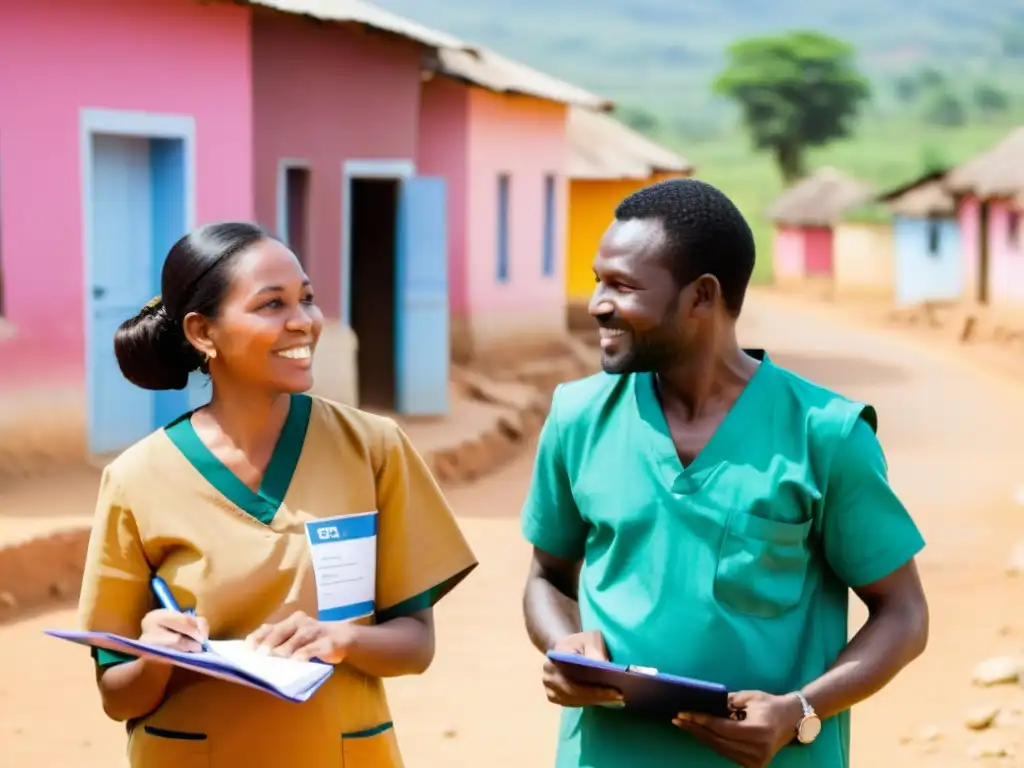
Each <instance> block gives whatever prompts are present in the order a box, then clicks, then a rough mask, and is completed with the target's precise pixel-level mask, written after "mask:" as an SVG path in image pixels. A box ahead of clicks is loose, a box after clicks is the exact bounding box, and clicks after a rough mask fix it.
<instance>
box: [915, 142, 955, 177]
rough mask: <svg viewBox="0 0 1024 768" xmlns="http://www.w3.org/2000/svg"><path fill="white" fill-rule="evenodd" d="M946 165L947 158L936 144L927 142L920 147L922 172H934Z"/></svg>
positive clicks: (943, 168)
mask: <svg viewBox="0 0 1024 768" xmlns="http://www.w3.org/2000/svg"><path fill="white" fill-rule="evenodd" d="M948 167H949V159H948V158H947V157H946V155H945V153H943V151H942V150H941V149H939V148H938V147H937V146H935V145H934V144H931V143H929V144H925V145H924V146H922V147H921V168H922V170H923V171H924V173H935V172H937V171H942V170H945V169H946V168H948Z"/></svg>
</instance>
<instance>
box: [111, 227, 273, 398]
mask: <svg viewBox="0 0 1024 768" xmlns="http://www.w3.org/2000/svg"><path fill="white" fill-rule="evenodd" d="M268 237H269V235H268V234H267V233H266V231H264V230H263V229H261V228H260V227H258V226H257V225H255V224H249V223H247V222H234V221H228V222H223V223H218V224H207V225H205V226H202V227H199V228H198V229H194V230H193V231H192V232H189V233H188V234H187V235H185V236H184V237H183V238H181V239H180V240H179V241H178V242H176V243H175V244H174V246H173V247H172V248H171V250H170V252H169V253H168V254H167V259H166V260H165V261H164V268H163V274H162V276H161V279H160V285H161V295H160V296H159V297H157V298H156V299H154V300H153V301H151V302H150V303H149V304H147V305H146V306H145V307H143V308H142V310H141V311H140V312H139V314H137V315H136V316H135V317H132V318H130V319H128V320H125V321H124V322H123V323H122V324H121V327H120V328H118V329H117V333H115V334H114V354H115V355H117V364H118V365H119V366H120V367H121V373H122V374H123V375H124V377H125V378H126V379H128V381H130V382H131V383H132V384H135V385H136V386H139V387H142V388H143V389H184V388H185V387H186V386H187V385H188V376H189V374H190V373H192V371H198V370H202V371H204V372H205V371H206V364H205V362H204V360H203V356H202V355H201V354H200V352H199V350H197V349H196V348H195V347H193V346H192V345H191V344H190V343H189V341H188V339H187V338H185V328H184V326H183V325H182V322H183V321H184V319H185V315H187V314H189V313H191V312H198V313H199V314H201V315H204V316H206V317H216V316H217V314H218V312H219V310H220V305H221V302H222V301H223V300H224V295H225V294H226V293H227V290H228V286H229V285H230V283H231V273H230V266H231V260H232V258H233V257H234V256H236V255H238V254H239V253H241V252H242V251H245V250H246V249H248V248H249V247H250V246H252V245H254V244H255V243H258V242H260V241H261V240H265V239H267V238H268Z"/></svg>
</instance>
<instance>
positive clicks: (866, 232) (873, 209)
mask: <svg viewBox="0 0 1024 768" xmlns="http://www.w3.org/2000/svg"><path fill="white" fill-rule="evenodd" d="M892 218H893V216H892V212H891V211H890V210H889V209H888V208H886V207H885V206H883V205H881V204H880V203H878V202H876V201H874V200H871V201H868V202H866V203H863V204H861V205H858V206H854V207H853V208H851V209H850V210H848V211H846V212H844V213H843V214H842V216H841V217H840V219H839V221H837V222H836V225H835V227H834V229H833V233H832V296H833V298H836V299H854V300H867V301H884V302H887V303H888V302H891V301H892V298H893V292H894V288H895V279H894V273H895V263H894V259H893V242H892Z"/></svg>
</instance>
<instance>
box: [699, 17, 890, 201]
mask: <svg viewBox="0 0 1024 768" xmlns="http://www.w3.org/2000/svg"><path fill="white" fill-rule="evenodd" d="M714 89H715V91H716V93H718V94H720V95H723V96H726V97H728V98H729V99H731V100H732V101H734V102H735V103H736V104H737V105H738V106H739V108H740V110H741V112H742V115H743V122H744V125H745V127H746V129H747V131H748V132H749V133H750V136H751V138H752V140H753V143H754V146H755V147H757V148H758V149H760V150H764V151H767V152H770V153H771V154H772V155H773V157H774V159H775V163H776V165H778V168H779V172H780V173H781V174H782V178H783V179H784V180H785V181H786V183H792V182H793V181H796V180H797V179H799V178H800V177H801V176H803V174H804V167H805V165H804V159H805V156H806V153H807V150H808V149H810V148H811V147H819V146H822V145H825V144H828V143H829V142H830V141H834V140H836V139H840V138H844V137H846V136H849V135H850V132H851V130H852V125H851V124H852V122H853V119H854V118H855V117H856V116H857V113H858V111H859V110H860V108H861V105H862V104H863V103H864V102H865V101H866V100H867V99H868V97H869V96H870V94H871V90H870V86H869V85H868V81H867V80H866V79H865V78H864V77H863V76H862V75H861V74H860V72H858V71H857V68H856V66H855V64H854V50H853V48H852V47H851V46H850V45H848V44H847V43H845V42H843V41H841V40H836V39H835V38H832V37H828V36H826V35H822V34H819V33H816V32H790V33H788V34H784V35H780V36H775V37H758V38H751V39H747V40H740V41H739V42H736V43H734V44H733V45H731V46H730V47H729V49H728V51H727V64H726V68H725V70H724V71H723V72H722V73H721V74H720V75H719V76H718V77H717V78H716V80H715V83H714Z"/></svg>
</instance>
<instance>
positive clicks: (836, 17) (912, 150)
mask: <svg viewBox="0 0 1024 768" xmlns="http://www.w3.org/2000/svg"><path fill="white" fill-rule="evenodd" d="M377 2H379V3H380V4H381V5H383V6H384V7H386V8H389V9H391V10H393V11H396V12H398V13H401V14H403V15H405V16H407V17H409V18H413V19H416V20H417V21H420V22H422V23H425V24H428V25H430V26H433V27H435V28H440V29H445V30H447V31H449V32H452V33H454V34H456V35H459V36H461V37H463V38H465V39H466V40H468V41H470V42H475V43H480V44H482V45H486V46H488V47H490V48H493V49H494V50H496V51H499V52H501V53H504V54H505V55H508V56H511V57H513V58H516V59H518V60H520V61H522V62H524V63H527V64H530V65H531V66H534V67H536V68H538V69H542V70H544V71H547V72H550V73H551V74H554V75H557V76H559V77H562V78H564V79H566V80H569V81H570V82H574V83H577V84H578V85H581V86H584V87H586V88H589V89H591V90H593V91H595V92H597V93H599V94H601V95H604V96H607V97H610V98H612V99H615V100H616V101H618V102H619V104H620V105H621V106H625V107H629V108H634V109H635V108H639V109H642V110H644V111H647V112H649V113H651V114H652V115H654V116H655V117H656V118H657V120H658V124H657V125H656V126H655V127H654V129H653V131H651V132H653V133H654V134H655V135H656V138H658V139H660V140H661V141H662V142H664V143H665V144H667V145H668V146H671V147H673V148H675V149H677V150H678V151H680V152H681V153H682V154H683V155H685V156H686V157H687V158H689V159H690V160H692V161H693V162H694V163H695V164H696V166H697V175H698V176H700V177H701V178H703V179H705V180H707V181H709V182H711V183H713V184H715V185H716V186H718V187H720V188H721V189H722V190H724V191H725V192H726V193H727V194H728V195H729V196H730V197H732V198H733V200H735V201H736V203H737V204H738V205H739V206H740V208H741V209H742V210H743V212H744V214H745V215H746V216H747V218H748V220H749V221H750V223H751V226H752V228H753V230H754V235H755V237H756V239H757V243H758V253H759V257H758V269H757V277H758V279H760V280H767V279H770V276H771V267H770V259H769V258H768V254H769V252H770V249H771V238H772V230H771V226H770V225H769V224H768V222H767V221H765V219H764V211H765V209H766V208H767V206H768V205H769V204H770V203H771V202H772V201H773V200H774V199H775V198H776V197H777V196H778V195H779V194H780V193H781V192H782V181H781V179H780V177H779V174H778V171H777V169H776V168H775V167H774V165H773V164H772V161H771V158H770V157H769V156H767V155H765V154H763V153H756V152H753V151H752V150H751V148H750V142H749V140H748V139H747V137H746V136H745V135H744V134H743V133H742V131H740V130H739V128H738V127H737V124H736V120H735V113H734V112H733V111H732V110H731V109H730V108H729V107H728V106H727V105H725V104H723V103H722V102H721V101H719V100H716V99H715V98H714V97H713V96H712V94H711V89H710V85H711V81H712V79H713V78H714V76H715V75H716V74H717V73H718V71H719V70H720V69H721V67H722V65H723V64H724V60H725V57H724V52H725V49H726V47H727V46H728V45H729V44H730V43H732V42H733V41H735V40H737V39H739V38H743V37H749V36H753V35H763V34H771V33H775V32H783V31H788V30H793V29H808V30H816V31H821V32H825V33H828V34H832V35H834V36H836V37H839V38H842V39H844V40H846V41H848V42H850V43H851V44H853V45H854V46H855V47H856V49H857V52H858V58H859V62H858V64H859V66H860V67H861V68H862V70H863V71H864V72H865V73H866V74H867V75H869V76H870V77H871V79H872V81H873V84H874V94H873V98H872V101H871V103H870V104H869V105H868V106H867V108H866V109H865V111H864V113H863V115H862V117H861V119H860V120H859V121H858V125H857V127H856V130H855V134H854V135H853V136H851V137H849V138H848V139H845V140H843V141H839V142H835V143H833V144H831V145H829V146H827V147H823V148H820V149H816V150H813V151H812V152H811V153H810V156H809V157H808V161H809V166H810V168H812V169H813V168H814V167H818V166H821V165H833V166H836V167H838V168H841V169H843V170H845V171H847V172H848V173H850V174H852V175H854V176H856V177H858V178H861V179H864V180H865V181H867V182H869V183H871V184H873V185H874V186H875V188H876V189H885V188H887V187H892V186H895V185H897V184H899V183H901V182H903V181H906V180H908V179H910V178H913V177H914V176H915V175H917V174H919V173H921V172H922V171H923V170H924V169H925V167H930V166H933V165H935V164H936V163H939V164H943V163H944V164H956V163H960V162H963V161H964V160H966V159H967V158H969V157H970V156H972V155H974V154H975V153H977V152H980V151H982V150H983V149H985V148H987V147H988V146H990V145H991V144H992V143H993V142H995V141H997V140H998V139H999V138H1000V137H1001V136H1003V135H1004V134H1005V133H1006V132H1007V131H1008V130H1009V129H1010V128H1011V127H1012V126H1014V125H1017V124H1020V123H1024V80H1022V79H1021V78H1020V76H1019V71H1020V69H1021V67H1022V65H1024V0H991V2H988V3H979V4H977V5H975V4H974V3H971V2H965V1H964V0H905V2H903V3H900V2H894V1H892V0H855V1H854V2H850V0H774V1H772V0H717V2H710V1H709V2H686V0H516V2H510V0H377ZM923 70H934V71H935V72H938V73H940V75H942V77H940V78H938V79H939V80H941V81H944V86H943V87H944V88H945V89H947V91H948V92H950V93H952V94H953V95H954V96H955V97H956V98H957V99H959V101H960V103H961V104H962V105H963V110H964V113H963V116H962V120H961V121H960V123H959V124H956V125H945V126H944V125H937V124H936V122H935V120H934V119H925V115H924V112H923V110H924V104H922V103H916V104H911V103H906V102H899V101H898V100H897V98H896V96H895V88H894V85H895V81H896V79H897V78H898V77H900V76H905V75H917V74H919V73H921V72H922V71H923ZM932 75H933V77H932V78H931V79H932V80H934V79H936V78H935V77H934V72H933V73H932ZM978 84H986V85H994V86H996V87H997V88H1000V89H1002V90H1004V91H1005V93H1006V94H1007V96H1008V97H1009V103H1008V104H1007V105H1006V109H1005V110H1004V111H1003V112H1001V113H998V114H988V115H985V114H982V113H981V112H980V111H979V110H978V108H977V107H976V102H975V100H976V99H977V93H976V92H975V91H974V88H975V86H977V85H978Z"/></svg>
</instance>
